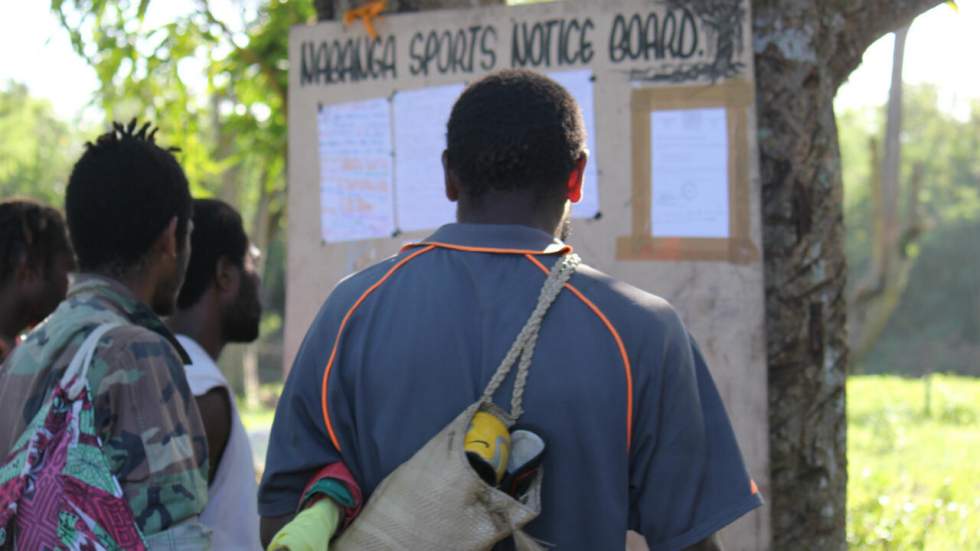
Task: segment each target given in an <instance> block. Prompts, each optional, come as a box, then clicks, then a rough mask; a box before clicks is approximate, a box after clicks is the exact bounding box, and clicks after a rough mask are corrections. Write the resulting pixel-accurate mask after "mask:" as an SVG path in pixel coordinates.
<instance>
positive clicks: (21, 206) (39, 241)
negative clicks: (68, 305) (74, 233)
mask: <svg viewBox="0 0 980 551" xmlns="http://www.w3.org/2000/svg"><path fill="white" fill-rule="evenodd" d="M61 253H67V254H71V246H70V245H69V244H68V233H67V231H66V229H65V221H64V219H63V218H62V217H61V213H59V212H58V211H57V210H55V209H53V208H51V207H49V206H47V205H42V204H40V203H38V202H36V201H32V200H30V199H8V200H6V201H3V202H0V284H3V283H6V282H7V281H8V280H9V279H10V278H11V277H13V275H14V273H15V272H16V271H17V266H18V265H19V264H20V262H21V261H27V262H28V263H30V264H31V265H33V266H36V267H39V268H41V269H43V270H44V271H45V273H49V270H50V269H51V266H52V264H54V260H55V257H56V256H57V255H58V254H61Z"/></svg>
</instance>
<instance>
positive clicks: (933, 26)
mask: <svg viewBox="0 0 980 551" xmlns="http://www.w3.org/2000/svg"><path fill="white" fill-rule="evenodd" d="M188 1H189V0H176V1H175V0H168V2H152V3H151V4H150V13H149V14H148V19H150V20H151V22H152V21H154V20H155V21H161V20H163V21H165V20H166V19H167V18H168V16H171V17H172V15H173V14H176V13H179V12H180V10H181V9H184V8H186V7H187V5H188ZM232 3H237V2H235V0H231V2H229V1H228V0H225V2H218V3H217V4H218V5H219V7H224V8H225V9H223V10H220V11H222V12H224V13H222V14H221V15H222V17H228V16H229V15H230V16H231V18H230V19H231V20H232V21H234V15H235V13H234V11H235V10H234V8H232V7H231V6H230V5H229V4H232ZM246 3H247V2H246ZM221 4H225V6H221ZM959 5H960V10H959V13H956V12H955V11H953V10H952V9H951V8H950V7H948V6H946V5H940V6H938V7H936V8H934V9H933V10H931V11H929V12H927V13H925V14H923V15H921V16H920V17H919V18H918V19H916V20H915V23H914V24H913V25H912V29H911V31H910V32H909V37H908V42H907V44H906V50H905V56H906V57H905V71H904V75H905V81H906V82H909V83H921V82H932V83H935V84H937V85H938V86H939V87H940V90H941V98H942V101H943V103H944V108H945V109H948V110H952V111H953V112H955V113H956V114H958V115H960V116H965V114H966V112H967V111H966V109H967V102H968V100H970V99H974V98H980V63H978V62H977V58H976V52H980V0H960V2H959ZM48 6H49V3H48V2H47V1H43V0H32V1H29V2H28V1H21V2H16V3H15V4H11V5H10V6H8V7H7V8H6V12H5V14H4V15H5V16H4V17H2V18H0V52H3V54H2V55H0V82H5V81H7V80H9V79H13V80H16V81H20V82H24V83H26V84H27V86H28V87H29V88H30V90H31V93H32V94H33V95H35V96H38V97H42V98H46V99H48V100H50V101H51V102H52V104H54V106H55V109H56V111H57V113H58V114H59V115H61V116H62V117H64V118H66V119H70V120H77V119H78V118H83V119H84V120H88V121H97V120H98V118H99V117H98V111H97V110H94V109H91V108H90V109H89V110H88V111H87V112H86V111H85V110H86V106H87V105H88V104H89V102H90V101H91V97H92V94H93V92H94V91H95V90H96V89H97V87H98V82H97V80H96V77H95V73H94V71H93V70H92V69H90V68H89V67H88V66H86V65H85V63H84V62H83V61H82V59H81V58H79V57H78V56H77V55H75V53H74V51H73V50H72V48H71V43H70V42H69V40H68V35H67V33H66V32H65V31H64V30H63V29H62V28H61V27H60V25H59V23H58V19H57V17H55V15H54V14H52V13H51V12H50V10H49V7H48ZM892 42H893V40H892V37H891V35H889V36H886V37H884V38H882V39H881V40H879V41H878V42H876V43H874V44H873V45H872V46H871V47H870V48H869V49H868V51H867V52H866V53H865V55H864V62H863V63H862V64H861V66H860V67H859V68H858V69H857V70H856V71H855V72H854V73H853V74H852V75H851V78H850V80H849V81H848V82H847V83H846V84H845V85H844V86H843V87H842V88H841V90H840V93H839V94H838V96H837V100H836V105H837V107H838V108H839V109H840V108H851V107H861V106H874V105H881V104H883V103H884V102H885V101H886V100H887V98H888V84H889V78H890V72H891V55H892V51H891V50H892ZM201 78H202V79H203V75H202V77H201Z"/></svg>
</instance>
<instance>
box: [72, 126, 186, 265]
mask: <svg viewBox="0 0 980 551" xmlns="http://www.w3.org/2000/svg"><path fill="white" fill-rule="evenodd" d="M155 134H156V129H153V128H151V126H150V124H149V123H146V124H144V125H143V126H141V127H139V128H138V129H137V127H136V120H135V119H134V120H133V121H132V122H130V123H129V125H127V126H123V125H122V124H120V123H113V128H112V130H110V131H109V132H107V133H105V134H103V135H101V136H99V137H98V139H96V141H95V143H91V142H90V143H87V144H86V146H85V152H84V153H83V154H82V157H81V158H80V159H79V160H78V162H77V163H75V167H74V168H73V169H72V171H71V177H70V178H69V180H68V188H67V190H66V191H65V214H66V215H67V218H68V229H69V231H70V232H71V240H72V243H73V244H74V246H75V253H76V254H77V255H78V265H79V268H80V269H81V270H82V271H89V272H104V273H110V274H120V273H125V272H127V271H129V270H130V269H132V268H134V267H136V266H137V265H138V263H139V262H140V261H141V260H142V259H143V258H144V257H145V255H146V253H147V252H149V250H150V247H151V246H152V245H153V242H154V241H155V240H156V239H157V238H158V237H159V236H160V233H161V232H162V231H163V230H164V229H166V227H167V224H169V223H170V220H171V219H172V218H174V217H175V216H176V217H177V243H178V247H183V243H184V239H185V238H186V236H187V225H188V221H189V220H190V217H191V194H190V189H189V187H188V184H187V177H186V176H185V175H184V170H183V169H182V168H181V167H180V164H179V163H178V162H177V159H176V158H175V157H174V155H173V151H175V150H174V149H168V148H163V147H160V146H159V145H157V144H156V143H155V141H154V135H155Z"/></svg>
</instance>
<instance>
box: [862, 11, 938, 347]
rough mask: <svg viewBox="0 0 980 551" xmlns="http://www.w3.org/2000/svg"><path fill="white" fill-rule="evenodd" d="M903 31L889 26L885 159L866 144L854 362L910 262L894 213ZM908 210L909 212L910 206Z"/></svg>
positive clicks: (872, 338) (894, 300)
mask: <svg viewBox="0 0 980 551" xmlns="http://www.w3.org/2000/svg"><path fill="white" fill-rule="evenodd" d="M908 30H909V28H908V26H905V27H902V28H901V29H899V30H897V31H895V47H894V51H893V55H892V79H891V92H890V93H889V97H888V113H887V120H886V123H885V158H884V160H883V161H881V163H882V164H881V166H880V167H879V166H877V163H878V162H879V160H878V151H877V147H876V145H875V144H874V142H872V145H871V147H872V148H873V149H872V155H871V162H872V163H873V165H872V171H871V175H872V180H871V198H872V210H871V214H872V220H873V228H872V234H871V235H872V239H871V266H870V267H869V269H868V273H867V275H866V276H864V278H863V279H862V280H861V284H860V285H858V286H857V287H856V288H855V289H854V293H853V295H852V296H851V298H850V299H849V300H848V307H849V312H848V342H849V346H850V350H851V358H852V364H857V363H858V362H860V361H861V359H862V358H863V357H865V356H866V355H867V354H868V353H869V352H870V351H871V350H872V349H873V348H874V345H875V343H876V342H877V341H878V338H879V337H880V336H881V334H882V332H884V330H885V327H886V326H887V325H888V320H889V319H891V315H892V313H894V311H895V309H896V308H897V307H898V303H899V301H900V299H901V297H902V294H903V293H904V291H905V286H906V284H907V283H908V274H909V272H910V270H911V268H912V263H913V262H912V259H909V258H908V257H907V256H906V255H905V254H904V252H905V251H904V249H905V245H906V243H904V241H900V239H901V237H902V235H903V234H906V233H907V232H903V231H902V229H901V227H900V226H901V224H902V222H901V221H900V220H899V216H898V198H899V196H900V195H901V191H902V185H901V169H902V144H901V134H902V67H903V65H904V60H905V41H906V38H907V37H908ZM916 170H917V173H916V174H914V175H913V176H912V180H911V181H910V182H909V188H910V189H913V190H914V189H916V188H917V187H918V186H919V182H918V180H919V179H921V177H922V174H921V167H917V168H916ZM915 193H917V192H915ZM910 198H911V197H910ZM909 205H913V203H912V202H910V203H909ZM909 214H910V216H912V212H911V211H910V213H909ZM905 224H906V225H907V227H912V226H913V225H916V221H915V220H913V219H911V218H909V219H908V220H906V221H905Z"/></svg>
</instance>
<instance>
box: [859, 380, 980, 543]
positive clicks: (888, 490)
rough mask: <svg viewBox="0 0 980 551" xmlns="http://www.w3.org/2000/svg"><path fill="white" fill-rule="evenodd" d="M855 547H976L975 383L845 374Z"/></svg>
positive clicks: (979, 410)
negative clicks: (846, 377) (848, 375)
mask: <svg viewBox="0 0 980 551" xmlns="http://www.w3.org/2000/svg"><path fill="white" fill-rule="evenodd" d="M847 405H848V412H847V417H848V448H847V453H848V476H849V482H848V496H847V509H848V521H847V541H848V544H849V545H850V546H851V548H853V549H869V550H891V549H925V550H936V551H939V550H952V549H957V550H959V549H964V550H965V549H980V515H978V514H977V511H980V462H978V461H977V460H976V451H977V450H978V449H980V428H978V426H977V421H978V420H980V380H976V379H968V378H963V377H953V376H941V375H933V376H931V377H928V378H925V379H901V378H898V377H880V376H864V377H851V378H850V379H849V380H848V383H847Z"/></svg>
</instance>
